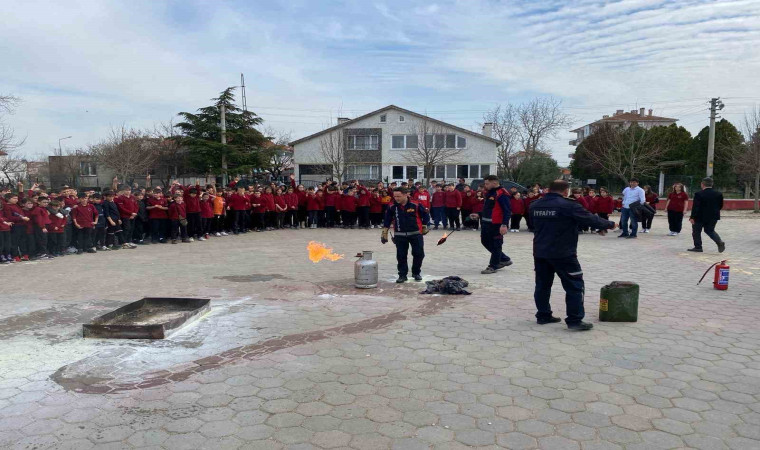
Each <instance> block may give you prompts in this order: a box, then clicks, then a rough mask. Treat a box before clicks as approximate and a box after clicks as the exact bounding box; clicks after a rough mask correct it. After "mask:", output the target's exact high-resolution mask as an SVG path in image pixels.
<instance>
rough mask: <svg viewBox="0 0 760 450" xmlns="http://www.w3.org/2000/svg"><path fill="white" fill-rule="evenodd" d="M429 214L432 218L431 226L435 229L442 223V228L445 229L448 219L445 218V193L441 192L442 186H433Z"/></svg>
mask: <svg viewBox="0 0 760 450" xmlns="http://www.w3.org/2000/svg"><path fill="white" fill-rule="evenodd" d="M430 212H431V215H432V216H433V219H432V220H433V225H435V229H436V230H437V229H438V226H439V225H440V224H441V223H443V228H446V225H447V224H448V218H447V217H446V192H444V191H443V185H442V184H437V185H436V186H435V192H433V200H432V201H431V202H430Z"/></svg>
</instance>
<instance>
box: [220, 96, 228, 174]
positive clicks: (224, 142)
mask: <svg viewBox="0 0 760 450" xmlns="http://www.w3.org/2000/svg"><path fill="white" fill-rule="evenodd" d="M225 109H226V108H225V107H224V104H223V103H222V145H227V120H226V118H225V113H226V111H225ZM227 183H229V180H228V179H227V153H226V152H225V151H224V150H223V151H222V185H223V186H225V187H226V186H227Z"/></svg>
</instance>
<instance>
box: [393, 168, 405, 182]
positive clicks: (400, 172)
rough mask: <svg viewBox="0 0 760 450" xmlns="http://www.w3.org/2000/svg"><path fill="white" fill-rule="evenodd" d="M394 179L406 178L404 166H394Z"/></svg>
mask: <svg viewBox="0 0 760 450" xmlns="http://www.w3.org/2000/svg"><path fill="white" fill-rule="evenodd" d="M392 175H393V179H394V180H403V179H404V166H393V174H392Z"/></svg>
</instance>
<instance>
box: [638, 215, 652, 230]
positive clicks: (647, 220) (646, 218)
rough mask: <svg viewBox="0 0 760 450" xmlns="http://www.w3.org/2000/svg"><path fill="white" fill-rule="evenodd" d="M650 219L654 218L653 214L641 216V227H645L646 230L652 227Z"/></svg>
mask: <svg viewBox="0 0 760 450" xmlns="http://www.w3.org/2000/svg"><path fill="white" fill-rule="evenodd" d="M652 220H654V216H643V215H642V217H641V228H646V229H647V230H649V229H651V228H652Z"/></svg>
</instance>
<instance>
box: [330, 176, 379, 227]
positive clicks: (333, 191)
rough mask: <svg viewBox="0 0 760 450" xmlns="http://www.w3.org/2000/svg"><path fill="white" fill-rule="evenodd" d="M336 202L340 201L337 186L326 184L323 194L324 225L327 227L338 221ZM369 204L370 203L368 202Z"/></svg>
mask: <svg viewBox="0 0 760 450" xmlns="http://www.w3.org/2000/svg"><path fill="white" fill-rule="evenodd" d="M338 202H340V194H339V193H338V188H336V187H335V186H333V185H330V186H328V187H327V194H326V195H325V225H326V226H327V228H333V227H335V224H336V223H337V222H340V220H338V218H337V215H338V209H339V207H338ZM370 206H372V205H371V204H370ZM370 214H371V212H370Z"/></svg>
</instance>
